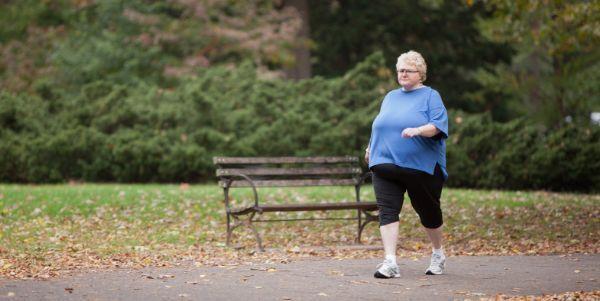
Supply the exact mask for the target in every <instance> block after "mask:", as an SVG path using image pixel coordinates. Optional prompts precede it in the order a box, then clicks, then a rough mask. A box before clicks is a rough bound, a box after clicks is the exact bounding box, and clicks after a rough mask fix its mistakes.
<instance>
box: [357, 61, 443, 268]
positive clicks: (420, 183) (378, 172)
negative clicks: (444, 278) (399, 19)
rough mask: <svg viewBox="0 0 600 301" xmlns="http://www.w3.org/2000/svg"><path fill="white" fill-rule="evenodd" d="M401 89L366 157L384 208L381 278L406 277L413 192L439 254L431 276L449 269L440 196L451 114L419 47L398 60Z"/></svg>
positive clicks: (387, 104)
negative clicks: (400, 261) (399, 259)
mask: <svg viewBox="0 0 600 301" xmlns="http://www.w3.org/2000/svg"><path fill="white" fill-rule="evenodd" d="M396 71H397V72H398V82H399V83H400V86H401V88H399V89H396V90H393V91H390V92H389V93H388V94H387V95H386V96H385V98H384V99H383V102H382V104H381V110H380V112H379V115H377V117H376V118H375V120H374V121H373V126H372V132H371V139H370V141H369V146H368V147H367V149H366V153H365V160H366V161H367V162H368V163H369V168H370V169H371V171H373V187H374V190H375V197H376V199H377V205H378V207H379V225H380V228H379V229H380V232H381V239H382V241H383V247H384V250H385V260H384V261H383V263H382V264H380V265H379V266H378V269H377V271H376V272H375V277H376V278H394V277H400V271H399V269H398V265H397V264H396V244H397V240H398V232H399V231H398V225H399V214H400V210H401V209H402V203H403V201H404V193H405V192H408V195H409V197H410V200H411V204H412V206H413V208H414V209H415V211H416V212H417V214H418V215H419V218H420V220H421V224H422V225H423V226H424V227H425V231H426V232H427V234H428V236H429V239H430V240H431V244H432V246H433V252H432V255H431V264H430V265H429V267H428V268H427V270H426V271H425V273H426V274H428V275H440V274H442V273H443V272H444V266H445V261H446V256H445V255H444V251H443V250H442V224H443V220H442V211H441V208H440V196H441V193H442V186H443V184H444V181H445V180H446V179H447V178H448V173H447V172H446V144H445V139H446V138H448V114H447V112H446V108H445V107H444V104H443V102H442V98H441V97H440V94H439V93H438V92H437V91H436V90H434V89H432V88H430V87H428V86H425V85H423V82H424V81H425V79H426V74H427V65H426V63H425V60H424V59H423V57H422V56H421V54H419V53H418V52H415V51H412V50H411V51H409V52H406V53H403V54H402V55H400V57H398V62H397V63H396Z"/></svg>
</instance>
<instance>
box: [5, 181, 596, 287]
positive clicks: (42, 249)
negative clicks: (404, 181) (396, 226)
mask: <svg viewBox="0 0 600 301" xmlns="http://www.w3.org/2000/svg"><path fill="white" fill-rule="evenodd" d="M259 193H260V197H261V201H265V202H272V203H277V202H280V201H286V202H289V201H292V200H295V201H298V202H311V201H323V200H347V201H352V200H353V199H354V195H353V194H354V190H353V188H352V187H349V188H330V187H329V188H319V187H315V188H269V189H260V190H259ZM233 196H234V199H235V201H236V202H238V203H247V202H251V191H250V190H234V194H233ZM361 197H362V198H363V199H364V200H373V199H374V196H373V191H372V189H371V188H370V187H366V188H365V189H364V190H363V192H362V196H361ZM442 209H443V212H444V218H445V235H446V237H445V239H446V243H445V248H446V250H447V252H448V253H450V254H455V255H457V254H463V255H464V254H469V255H480V254H556V253H558V254H565V253H578V252H584V253H585V252H587V253H598V252H599V251H600V244H599V241H600V235H599V234H600V195H597V194H596V195H586V194H566V193H549V192H514V191H484V190H465V189H445V190H444V192H443V196H442ZM354 215H355V212H354V211H338V212H304V213H281V214H277V213H269V214H265V218H290V217H302V218H311V217H351V216H354ZM258 227H259V231H260V232H261V234H262V236H263V241H264V243H265V246H266V247H267V248H272V249H276V250H278V251H276V252H267V253H256V252H255V251H254V246H255V241H254V240H253V237H252V235H251V232H250V231H247V230H244V229H238V230H236V232H235V233H236V234H235V235H234V243H236V244H237V245H238V248H228V247H225V246H224V242H225V215H224V206H223V193H222V190H220V189H219V188H218V187H217V186H216V185H215V184H210V185H185V184H184V185H124V184H83V185H0V242H1V243H0V276H5V277H17V278H27V277H52V276H56V275H59V274H60V273H61V271H64V270H69V269H79V268H103V267H115V266H130V267H138V266H147V265H169V264H173V263H174V262H178V261H180V260H185V259H187V260H194V261H195V262H197V264H223V263H232V262H243V261H252V260H290V259H293V258H295V257H298V256H300V257H302V256H337V257H365V256H380V255H381V254H380V253H381V251H368V250H360V251H359V250H353V249H343V248H336V247H339V246H344V245H348V244H352V243H353V240H354V238H355V235H356V222H355V221H339V220H338V221H296V222H274V223H259V224H258ZM400 233H401V234H400V235H401V237H400V249H399V253H400V255H403V256H415V254H426V253H427V252H428V248H429V246H428V245H427V240H426V238H425V234H424V232H423V231H422V230H421V229H419V220H418V218H417V217H416V214H415V213H414V211H413V210H412V208H411V206H410V202H408V201H407V202H405V204H404V208H403V212H402V216H401V230H400ZM363 242H364V243H365V244H366V245H374V246H376V245H379V244H380V240H379V235H378V227H377V225H376V223H372V224H369V225H368V226H367V228H366V231H365V232H364V236H363Z"/></svg>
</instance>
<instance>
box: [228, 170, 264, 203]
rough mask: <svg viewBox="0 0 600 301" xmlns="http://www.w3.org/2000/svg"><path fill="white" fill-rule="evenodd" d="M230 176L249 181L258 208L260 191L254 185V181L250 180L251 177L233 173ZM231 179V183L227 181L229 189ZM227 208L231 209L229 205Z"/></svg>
mask: <svg viewBox="0 0 600 301" xmlns="http://www.w3.org/2000/svg"><path fill="white" fill-rule="evenodd" d="M229 176H232V177H240V178H242V179H244V180H246V181H248V183H250V186H251V187H252V192H253V193H254V207H256V208H258V191H257V190H256V185H254V181H252V179H250V177H248V176H247V175H245V174H241V173H233V174H230V175H229ZM231 182H232V181H231V179H229V181H227V182H226V183H227V184H226V185H227V186H226V188H229V185H230V184H231ZM226 205H227V207H229V204H226Z"/></svg>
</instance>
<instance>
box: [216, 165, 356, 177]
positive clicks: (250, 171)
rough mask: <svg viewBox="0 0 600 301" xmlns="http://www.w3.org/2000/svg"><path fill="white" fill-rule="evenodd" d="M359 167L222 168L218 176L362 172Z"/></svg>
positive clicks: (354, 173) (218, 171)
mask: <svg viewBox="0 0 600 301" xmlns="http://www.w3.org/2000/svg"><path fill="white" fill-rule="evenodd" d="M361 172H362V170H361V169H360V168H358V167H312V168H221V169H217V177H221V176H228V175H236V174H244V175H247V176H286V175H345V174H352V175H357V174H360V173H361Z"/></svg>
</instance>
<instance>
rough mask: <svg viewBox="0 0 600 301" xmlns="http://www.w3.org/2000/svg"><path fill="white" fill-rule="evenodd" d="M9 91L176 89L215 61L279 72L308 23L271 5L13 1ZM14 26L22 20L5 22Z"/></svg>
mask: <svg viewBox="0 0 600 301" xmlns="http://www.w3.org/2000/svg"><path fill="white" fill-rule="evenodd" d="M0 6H1V7H2V9H1V10H0V11H2V13H1V14H0V16H2V15H4V14H8V15H10V18H6V19H4V18H2V21H1V22H2V23H0V25H7V26H6V27H3V29H1V30H0V43H1V44H0V52H1V53H3V55H2V60H0V87H1V88H2V89H3V90H9V91H15V92H17V91H29V92H30V93H34V92H36V91H35V89H34V87H35V86H36V83H37V82H38V81H41V82H50V83H51V85H54V86H59V87H61V88H63V89H66V90H68V91H71V92H72V91H77V90H79V89H80V88H81V86H82V85H85V84H87V83H91V82H95V81H98V80H108V81H111V82H119V83H122V84H135V83H137V82H140V81H142V82H147V83H153V84H155V85H159V86H163V87H165V86H173V85H175V84H176V81H177V79H178V78H181V77H184V76H190V75H193V74H195V73H196V70H198V69H203V68H207V67H209V66H212V65H214V64H224V63H227V64H232V65H235V64H238V63H240V62H241V61H242V58H250V59H252V60H253V62H254V63H255V65H257V66H259V68H260V70H261V72H262V73H263V74H267V75H270V76H277V74H278V73H277V72H278V70H279V69H280V68H281V67H282V66H287V65H290V64H293V56H292V54H291V51H292V49H293V47H294V45H295V44H296V43H300V42H302V41H300V40H297V39H295V37H296V36H297V33H298V31H299V29H300V25H301V23H300V22H301V21H300V19H299V16H298V15H297V12H296V11H295V10H293V9H289V8H282V9H278V8H276V7H275V3H274V2H273V1H270V0H264V1H252V2H249V1H227V0H218V1H185V0H176V1H144V0H133V1H125V2H124V1H119V0H103V1H42V2H40V1H9V2H7V3H2V4H0ZM8 22H12V23H13V24H10V25H9V24H5V23H8Z"/></svg>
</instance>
